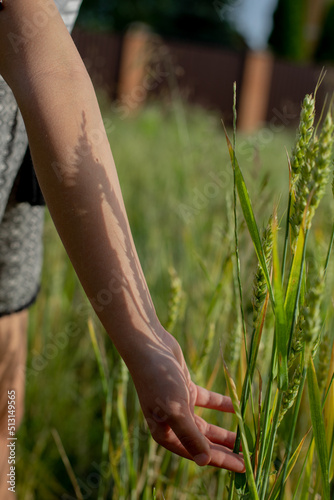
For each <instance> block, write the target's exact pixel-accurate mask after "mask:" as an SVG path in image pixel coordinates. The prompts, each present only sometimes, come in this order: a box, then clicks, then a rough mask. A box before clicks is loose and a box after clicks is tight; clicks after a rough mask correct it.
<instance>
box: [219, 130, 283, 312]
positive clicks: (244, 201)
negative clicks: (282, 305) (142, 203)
mask: <svg viewBox="0 0 334 500" xmlns="http://www.w3.org/2000/svg"><path fill="white" fill-rule="evenodd" d="M223 127H224V132H225V136H226V142H227V146H228V150H229V154H230V159H231V164H232V168H233V170H234V173H235V183H236V186H237V190H238V195H239V201H240V205H241V208H242V212H243V215H244V218H245V221H246V224H247V227H248V231H249V234H250V236H251V238H252V241H253V244H254V248H255V252H256V255H257V258H258V260H259V263H260V265H261V267H262V270H263V273H264V276H265V280H266V283H267V287H268V290H269V296H270V300H271V301H272V303H273V304H274V295H273V291H272V287H271V282H270V277H269V272H268V268H267V264H266V260H265V257H264V252H263V247H262V243H261V238H260V234H259V229H258V226H257V223H256V220H255V216H254V212H253V208H252V204H251V201H250V198H249V194H248V191H247V187H246V183H245V180H244V177H243V175H242V172H241V170H240V167H239V164H238V161H237V158H236V155H235V151H234V149H233V146H232V144H231V141H230V139H229V137H228V135H227V131H226V128H225V125H224V123H223Z"/></svg>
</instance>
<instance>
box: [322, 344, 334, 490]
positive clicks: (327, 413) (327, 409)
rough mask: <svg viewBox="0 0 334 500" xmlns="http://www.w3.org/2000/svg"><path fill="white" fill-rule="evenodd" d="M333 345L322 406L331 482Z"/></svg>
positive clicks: (333, 457)
mask: <svg viewBox="0 0 334 500" xmlns="http://www.w3.org/2000/svg"><path fill="white" fill-rule="evenodd" d="M333 377H334V343H333V346H332V355H331V361H330V364H329V370H328V379H327V384H326V387H327V389H326V395H325V397H326V400H325V404H324V418H325V423H326V441H327V442H328V443H330V446H329V461H330V462H329V463H330V469H329V479H330V481H332V480H333V477H334V455H333V447H334V382H333Z"/></svg>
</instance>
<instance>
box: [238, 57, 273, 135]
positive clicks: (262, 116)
mask: <svg viewBox="0 0 334 500" xmlns="http://www.w3.org/2000/svg"><path fill="white" fill-rule="evenodd" d="M272 69H273V57H272V55H271V54H270V53H269V52H249V53H248V54H247V56H246V59H245V65H244V71H243V78H242V85H241V95H240V99H239V102H240V104H239V109H238V128H239V130H241V131H243V132H253V131H255V130H256V129H257V128H259V127H260V126H261V125H262V124H263V123H265V121H266V117H267V110H268V100H269V93H270V87H271V76H272Z"/></svg>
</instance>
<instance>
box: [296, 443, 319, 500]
mask: <svg viewBox="0 0 334 500" xmlns="http://www.w3.org/2000/svg"><path fill="white" fill-rule="evenodd" d="M314 447H315V443H314V439H313V438H312V440H311V442H310V444H309V447H308V450H307V453H306V457H305V460H304V464H303V467H302V470H301V473H300V476H299V479H298V483H297V485H296V489H295V494H294V495H293V499H292V500H299V499H300V498H308V496H309V490H310V482H311V475H312V465H313V457H314ZM304 469H305V476H304V479H303V488H302V491H301V495H300V496H299V497H298V498H297V492H298V487H299V483H300V481H301V478H302V474H303V472H304Z"/></svg>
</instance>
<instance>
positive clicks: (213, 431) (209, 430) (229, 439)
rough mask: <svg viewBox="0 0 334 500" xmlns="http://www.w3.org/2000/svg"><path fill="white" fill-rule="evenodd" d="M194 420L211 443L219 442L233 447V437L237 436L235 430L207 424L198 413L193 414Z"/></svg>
mask: <svg viewBox="0 0 334 500" xmlns="http://www.w3.org/2000/svg"><path fill="white" fill-rule="evenodd" d="M195 421H196V425H197V427H198V428H199V430H200V431H201V432H202V434H204V436H205V437H206V438H207V439H208V440H209V441H210V442H211V443H216V444H220V445H223V446H226V447H227V448H231V449H233V447H234V443H235V439H236V437H237V435H236V433H235V432H232V431H228V430H226V429H223V428H222V427H218V426H216V425H212V424H208V423H207V422H206V421H205V420H203V418H201V417H199V416H198V415H196V416H195Z"/></svg>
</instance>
